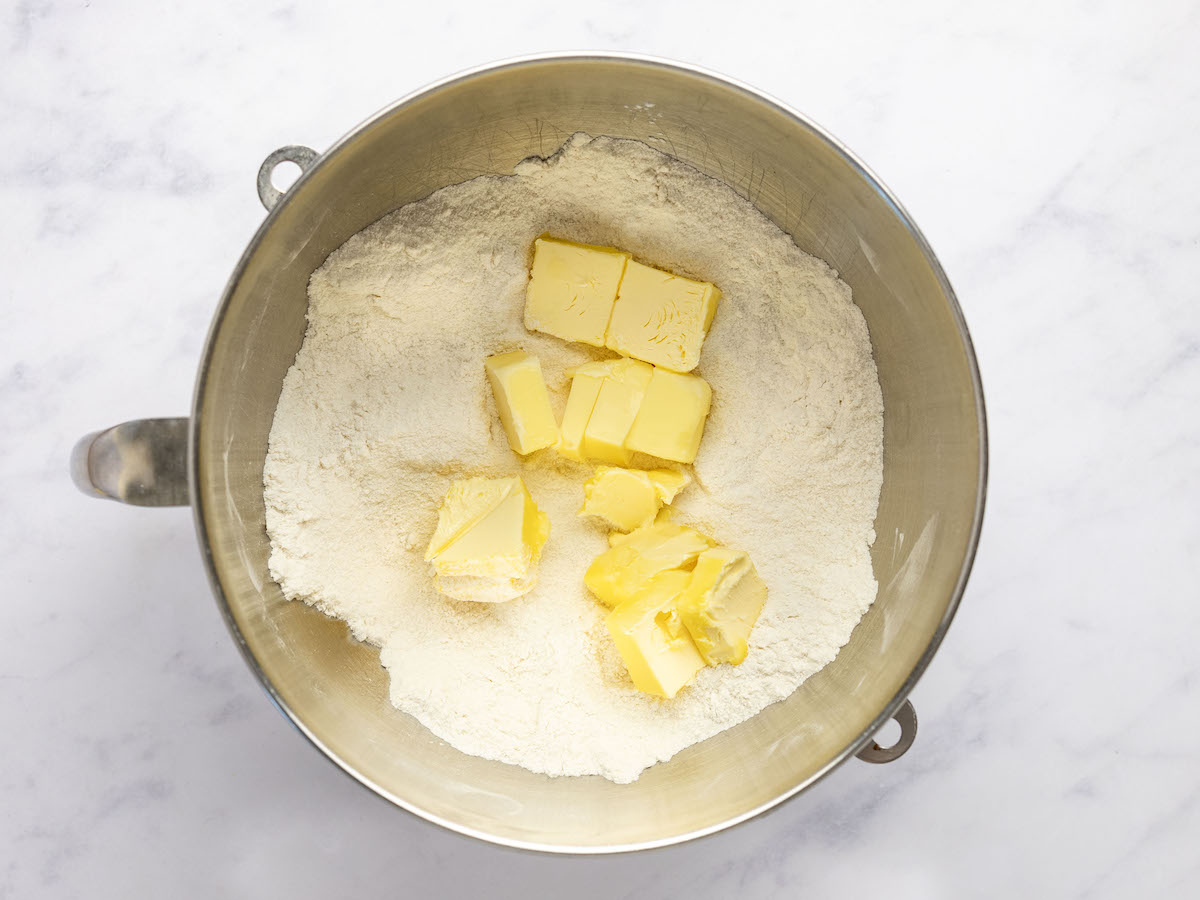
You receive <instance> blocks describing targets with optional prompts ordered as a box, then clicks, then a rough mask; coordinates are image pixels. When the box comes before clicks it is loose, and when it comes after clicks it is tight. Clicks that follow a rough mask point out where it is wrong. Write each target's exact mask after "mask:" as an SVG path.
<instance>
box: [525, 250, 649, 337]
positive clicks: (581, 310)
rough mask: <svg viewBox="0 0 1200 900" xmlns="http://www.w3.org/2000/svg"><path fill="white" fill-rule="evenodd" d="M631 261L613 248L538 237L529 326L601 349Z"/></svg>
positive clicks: (527, 313)
mask: <svg viewBox="0 0 1200 900" xmlns="http://www.w3.org/2000/svg"><path fill="white" fill-rule="evenodd" d="M628 260H629V254H628V253H624V252H622V251H620V250H614V249H613V248H611V247H593V246H591V245H589V244H575V243H572V242H571V241H560V240H556V239H554V238H551V237H547V236H543V237H540V238H538V239H537V240H536V241H534V243H533V267H532V269H531V270H530V274H529V287H528V288H527V289H526V293H525V327H526V328H528V329H530V330H531V331H543V332H545V333H546V334H552V335H554V336H555V337H557V338H562V339H563V340H564V341H580V342H581V343H584V344H591V345H592V346H594V347H603V346H604V337H605V334H606V333H607V331H608V320H609V319H610V318H611V316H612V310H613V303H614V302H615V301H616V297H617V286H618V285H619V284H620V283H621V276H622V275H623V274H624V272H625V264H626V263H627V262H628Z"/></svg>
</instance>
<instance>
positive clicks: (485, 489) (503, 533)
mask: <svg viewBox="0 0 1200 900" xmlns="http://www.w3.org/2000/svg"><path fill="white" fill-rule="evenodd" d="M549 536H550V520H549V519H548V518H547V517H546V514H545V513H543V512H542V511H541V510H539V509H538V508H537V506H536V505H535V504H534V502H533V498H532V497H530V496H529V491H527V490H526V489H525V484H524V482H522V481H521V479H520V478H516V477H512V478H465V479H461V480H459V481H455V482H453V483H452V484H451V485H450V490H449V491H448V492H447V494H446V498H445V500H443V501H442V506H441V508H440V509H439V510H438V525H437V529H436V530H435V531H434V534H433V538H432V539H431V540H430V542H429V549H428V550H427V551H426V553H425V559H426V560H428V561H429V562H430V563H431V564H432V565H431V567H432V569H433V572H434V575H435V579H434V585H435V587H436V588H437V589H438V590H439V591H441V592H442V593H444V594H446V595H447V596H450V597H454V598H455V599H459V600H471V601H474V602H482V603H500V602H503V601H505V600H512V599H514V598H516V597H520V596H522V595H523V594H526V593H528V592H529V591H530V590H531V589H532V588H533V586H534V584H535V583H536V574H535V569H536V566H537V563H538V559H539V558H540V556H541V552H542V547H544V546H545V544H546V540H547V538H548V537H549Z"/></svg>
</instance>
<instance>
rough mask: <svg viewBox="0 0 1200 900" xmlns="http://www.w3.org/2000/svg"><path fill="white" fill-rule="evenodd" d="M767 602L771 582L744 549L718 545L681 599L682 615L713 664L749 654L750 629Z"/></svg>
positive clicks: (702, 556)
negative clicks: (731, 548) (755, 565)
mask: <svg viewBox="0 0 1200 900" xmlns="http://www.w3.org/2000/svg"><path fill="white" fill-rule="evenodd" d="M766 602H767V586H766V585H765V584H764V583H763V580H762V579H761V578H759V577H758V572H757V571H756V570H755V568H754V563H752V562H751V561H750V557H749V556H747V555H746V554H745V553H743V552H742V551H741V550H730V549H728V548H727V547H714V548H713V549H711V550H705V551H704V552H703V553H701V554H700V557H699V558H698V559H697V560H696V568H695V570H694V571H693V572H692V578H691V581H690V583H689V584H688V586H687V588H686V590H684V591H683V592H682V593H681V595H680V597H679V601H678V609H679V616H680V618H681V619H682V620H683V624H684V626H685V627H686V628H687V630H688V632H689V633H690V634H691V636H692V640H693V641H695V643H696V646H697V647H698V648H699V650H700V653H701V655H702V656H703V657H704V661H705V662H706V663H708V664H709V665H710V666H715V665H719V664H721V663H732V664H733V665H735V666H736V665H738V664H739V663H741V661H742V660H744V659H745V658H746V651H747V647H748V643H747V642H748V640H749V638H750V631H751V629H753V628H754V623H755V622H757V621H758V615H759V613H761V612H762V608H763V604H764V603H766Z"/></svg>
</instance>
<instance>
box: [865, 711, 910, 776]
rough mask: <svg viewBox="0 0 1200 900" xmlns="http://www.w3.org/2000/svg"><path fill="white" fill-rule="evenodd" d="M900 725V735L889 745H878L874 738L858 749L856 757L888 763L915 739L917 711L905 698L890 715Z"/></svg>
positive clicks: (906, 750) (872, 761) (906, 748)
mask: <svg viewBox="0 0 1200 900" xmlns="http://www.w3.org/2000/svg"><path fill="white" fill-rule="evenodd" d="M892 718H893V719H895V720H896V722H897V723H898V724H899V725H900V737H899V739H898V740H897V741H896V743H894V744H892V746H890V747H880V746H879V745H878V744H877V743H875V741H874V740H872V741H871V742H870V743H869V744H867V746H865V747H863V749H861V750H859V751H858V758H859V759H861V760H862V761H863V762H869V763H890V762H891V761H892V760H895V759H899V758H900V757H902V756H903V755H904V754H905V753H906V752H908V748H909V747H911V746H912V745H913V741H915V740H916V739H917V711H916V710H915V709H913V705H912V703H911V702H910V701H908V700H905V701H904V703H902V704H901V705H900V708H899V709H898V710H896V712H895V713H894V714H893V715H892Z"/></svg>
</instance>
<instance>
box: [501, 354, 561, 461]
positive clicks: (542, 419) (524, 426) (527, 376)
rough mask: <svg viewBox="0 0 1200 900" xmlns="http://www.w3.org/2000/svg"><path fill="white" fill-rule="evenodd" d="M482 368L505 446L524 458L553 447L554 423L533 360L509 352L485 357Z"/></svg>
mask: <svg viewBox="0 0 1200 900" xmlns="http://www.w3.org/2000/svg"><path fill="white" fill-rule="evenodd" d="M484 368H485V369H486V370H487V376H488V381H489V382H490V383H491V385H492V396H494V397H495V398H496V411H497V412H498V413H499V414H500V421H501V423H503V425H504V432H505V434H507V435H508V444H509V446H510V447H512V448H513V450H514V451H516V452H517V453H520V454H521V455H522V456H524V455H525V454H528V453H532V452H533V451H535V450H541V449H542V448H544V447H549V446H551V445H553V444H556V443H557V442H558V423H556V422H555V421H554V410H552V409H551V408H550V394H549V392H548V391H547V390H546V382H545V380H544V379H543V378H542V364H541V363H540V362H538V359H537V357H536V356H530V355H529V354H528V353H526V352H525V351H524V350H513V351H512V352H511V353H501V354H498V355H496V356H492V357H489V358H488V360H487V361H486V362H485V363H484Z"/></svg>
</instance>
